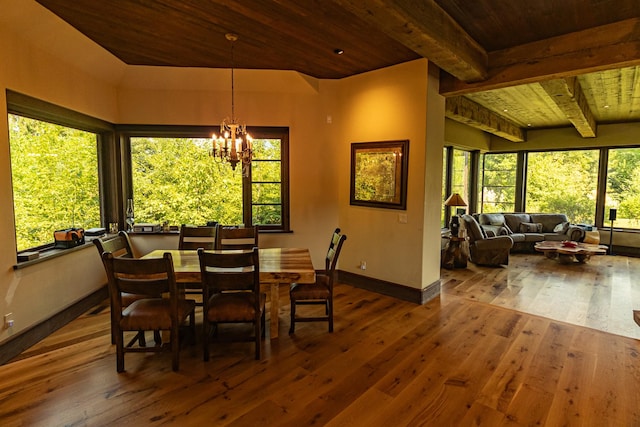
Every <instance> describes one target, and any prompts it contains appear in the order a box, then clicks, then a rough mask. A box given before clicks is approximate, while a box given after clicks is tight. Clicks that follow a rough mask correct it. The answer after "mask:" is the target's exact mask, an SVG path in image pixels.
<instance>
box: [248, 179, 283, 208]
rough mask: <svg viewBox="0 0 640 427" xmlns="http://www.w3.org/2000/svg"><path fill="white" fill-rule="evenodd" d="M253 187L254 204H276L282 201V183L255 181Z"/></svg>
mask: <svg viewBox="0 0 640 427" xmlns="http://www.w3.org/2000/svg"><path fill="white" fill-rule="evenodd" d="M251 187H252V188H253V192H252V198H253V204H254V205H257V204H265V203H268V204H275V203H281V201H282V197H281V194H282V193H281V188H280V183H277V184H263V183H255V182H254V183H253V184H252V185H251Z"/></svg>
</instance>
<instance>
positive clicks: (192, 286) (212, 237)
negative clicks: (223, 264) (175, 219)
mask: <svg viewBox="0 0 640 427" xmlns="http://www.w3.org/2000/svg"><path fill="white" fill-rule="evenodd" d="M215 247H216V227H215V226H213V227H212V226H193V225H184V224H183V225H182V226H181V227H180V237H179V239H178V249H180V250H196V249H199V248H203V249H208V250H210V249H215ZM185 293H186V294H187V295H191V296H196V295H197V296H202V284H201V283H186V284H185ZM196 305H198V306H202V302H199V301H196Z"/></svg>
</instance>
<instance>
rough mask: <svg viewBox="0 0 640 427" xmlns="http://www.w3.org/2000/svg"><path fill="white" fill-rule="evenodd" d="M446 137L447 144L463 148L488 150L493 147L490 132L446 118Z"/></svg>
mask: <svg viewBox="0 0 640 427" xmlns="http://www.w3.org/2000/svg"><path fill="white" fill-rule="evenodd" d="M444 139H445V145H451V146H454V147H456V148H459V149H461V150H469V151H473V150H480V151H482V152H486V151H489V149H490V147H491V137H490V136H489V134H488V133H486V132H483V131H481V130H480V129H475V128H472V127H471V126H467V125H465V124H463V123H460V122H456V121H454V120H451V119H445V131H444Z"/></svg>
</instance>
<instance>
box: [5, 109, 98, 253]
mask: <svg viewBox="0 0 640 427" xmlns="http://www.w3.org/2000/svg"><path fill="white" fill-rule="evenodd" d="M8 119H9V139H10V143H11V174H12V182H13V202H14V212H15V222H16V241H17V246H18V250H19V251H21V250H24V249H28V248H33V247H36V246H41V245H45V244H48V243H52V242H53V232H54V231H55V230H59V229H64V228H70V227H83V228H91V227H98V226H99V225H100V193H99V185H98V155H97V138H96V135H95V134H93V133H90V132H85V131H81V130H77V129H72V128H68V127H64V126H59V125H54V124H51V123H47V122H43V121H39V120H33V119H29V118H26V117H22V116H18V115H14V114H9V115H8Z"/></svg>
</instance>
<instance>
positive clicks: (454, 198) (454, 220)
mask: <svg viewBox="0 0 640 427" xmlns="http://www.w3.org/2000/svg"><path fill="white" fill-rule="evenodd" d="M444 205H445V206H467V203H466V202H465V201H464V200H463V199H462V197H460V194H458V193H453V194H451V195H450V196H449V197H448V198H447V200H445V201H444ZM459 228H460V222H459V218H458V214H457V212H456V215H451V221H450V222H449V230H451V235H452V236H454V237H458V230H459Z"/></svg>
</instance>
